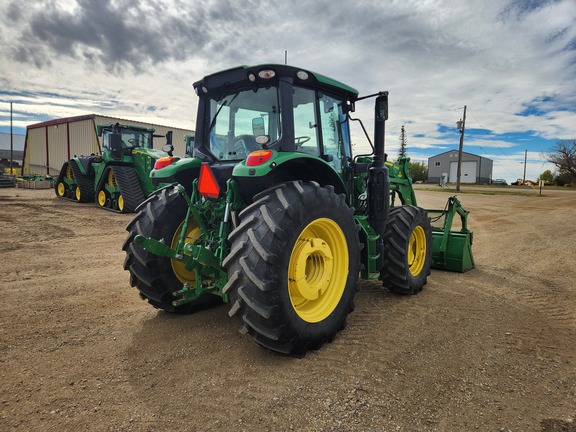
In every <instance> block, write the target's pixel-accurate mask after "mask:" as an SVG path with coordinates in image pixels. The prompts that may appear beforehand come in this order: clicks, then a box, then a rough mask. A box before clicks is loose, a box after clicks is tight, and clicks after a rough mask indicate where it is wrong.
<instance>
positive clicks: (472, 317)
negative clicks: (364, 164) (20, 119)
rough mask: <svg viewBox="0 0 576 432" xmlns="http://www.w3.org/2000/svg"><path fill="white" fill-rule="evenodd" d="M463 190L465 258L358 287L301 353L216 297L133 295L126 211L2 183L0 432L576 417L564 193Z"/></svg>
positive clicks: (569, 427)
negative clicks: (212, 303)
mask: <svg viewBox="0 0 576 432" xmlns="http://www.w3.org/2000/svg"><path fill="white" fill-rule="evenodd" d="M417 193H418V197H419V200H420V205H422V206H423V207H426V208H441V207H443V206H444V203H445V201H446V198H447V196H448V194H447V193H446V192H434V191H418V192H417ZM460 198H461V200H462V202H463V204H464V206H465V207H466V208H467V209H469V210H470V211H471V216H470V219H469V224H470V227H471V228H472V229H473V230H474V232H475V237H474V239H475V241H474V246H473V250H474V255H475V259H476V263H477V268H476V269H475V270H473V271H471V272H468V273H465V274H456V273H448V272H442V271H437V270H435V271H433V272H432V274H431V276H430V277H429V279H428V281H429V282H428V285H427V286H426V287H425V289H424V291H423V292H422V293H421V294H419V295H418V296H411V297H401V296H395V295H392V294H390V293H388V292H387V291H386V290H384V289H382V288H380V286H379V284H378V283H377V282H369V283H363V284H362V286H361V291H360V292H359V294H358V296H357V297H356V311H355V312H354V313H352V314H351V315H350V316H349V319H348V326H347V328H346V329H345V330H344V331H342V332H341V333H340V334H339V335H338V337H337V338H336V340H335V341H334V342H333V343H331V344H327V345H325V346H324V347H323V348H322V349H320V350H318V351H315V352H311V353H309V354H308V355H307V356H306V357H305V358H301V359H295V358H288V357H283V356H280V355H277V354H274V353H272V352H270V351H267V350H265V349H263V348H261V347H259V346H257V345H256V344H254V343H253V342H252V340H251V338H250V337H249V336H247V335H241V334H239V332H238V331H237V329H238V327H239V325H240V324H239V322H238V321H237V320H235V319H231V318H229V317H228V315H227V311H228V307H227V306H226V305H222V306H219V307H216V308H214V309H211V310H207V311H203V312H200V313H197V314H194V315H190V316H173V315H170V314H166V313H163V312H158V311H156V310H154V309H153V308H151V307H150V306H149V305H148V304H146V303H145V302H143V301H141V300H140V299H139V297H138V293H137V291H136V290H135V289H134V288H131V287H130V285H129V283H128V272H125V271H124V270H123V269H122V264H123V261H124V253H123V252H122V251H121V246H122V243H123V241H124V238H125V226H126V224H127V223H128V222H129V221H130V220H131V218H132V216H130V215H121V214H115V213H110V212H106V211H104V210H101V209H98V208H96V207H94V206H92V205H80V204H75V203H72V202H69V201H64V200H58V199H56V198H54V195H53V192H52V191H51V190H29V189H1V190H0V258H1V262H0V282H1V285H0V286H1V288H0V289H1V293H2V302H1V303H0V430H2V431H14V430H18V431H19V430H21V431H48V430H55V431H56V430H57V431H81V430H86V431H187V430H189V431H219V430H225V431H228V430H234V431H284V430H295V431H380V430H386V431H389V430H399V431H470V430H481V431H508V430H510V431H540V430H545V431H576V420H575V417H576V223H575V214H576V193H571V192H560V191H558V192H552V191H550V192H545V195H544V196H543V197H538V196H537V195H535V194H534V193H531V192H528V193H527V194H526V195H524V196H514V195H513V196H506V195H488V194H461V195H460Z"/></svg>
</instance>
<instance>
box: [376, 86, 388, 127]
mask: <svg viewBox="0 0 576 432" xmlns="http://www.w3.org/2000/svg"><path fill="white" fill-rule="evenodd" d="M375 114H376V120H377V121H383V120H388V92H384V93H383V94H381V95H380V96H378V97H377V98H376V113H375Z"/></svg>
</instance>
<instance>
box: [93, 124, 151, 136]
mask: <svg viewBox="0 0 576 432" xmlns="http://www.w3.org/2000/svg"><path fill="white" fill-rule="evenodd" d="M115 124H117V125H118V127H120V128H123V129H132V130H136V131H142V132H155V130H154V129H152V128H147V127H144V126H134V125H126V124H120V123H102V124H99V125H97V126H96V129H97V134H98V136H101V135H102V131H103V130H105V129H112V127H114V125H115Z"/></svg>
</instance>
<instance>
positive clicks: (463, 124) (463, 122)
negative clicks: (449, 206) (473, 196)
mask: <svg viewBox="0 0 576 432" xmlns="http://www.w3.org/2000/svg"><path fill="white" fill-rule="evenodd" d="M456 125H457V126H458V129H460V149H459V150H458V173H457V174H456V191H457V192H460V176H461V175H462V148H463V147H464V129H465V128H466V105H464V116H463V117H462V120H460V121H459V122H456Z"/></svg>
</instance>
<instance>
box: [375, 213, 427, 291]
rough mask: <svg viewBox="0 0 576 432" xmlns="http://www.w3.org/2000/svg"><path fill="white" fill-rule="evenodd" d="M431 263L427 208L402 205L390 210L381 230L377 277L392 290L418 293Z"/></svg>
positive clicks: (425, 280) (424, 282) (424, 281)
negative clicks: (381, 259)
mask: <svg viewBox="0 0 576 432" xmlns="http://www.w3.org/2000/svg"><path fill="white" fill-rule="evenodd" d="M431 265H432V226H431V225H430V219H429V218H428V214H427V212H426V210H424V209H422V208H420V207H415V206H401V207H395V208H392V209H391V210H390V217H389V219H388V222H387V224H386V231H385V233H384V265H383V266H382V269H381V270H380V280H381V281H382V283H383V285H384V286H385V287H386V288H388V289H389V290H390V291H392V292H393V293H397V294H418V293H419V292H420V291H421V290H422V287H424V285H426V282H427V277H428V275H429V274H430V266H431Z"/></svg>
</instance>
